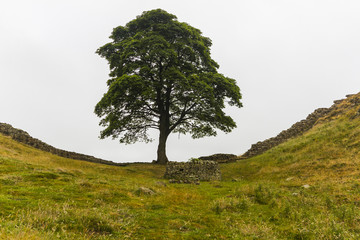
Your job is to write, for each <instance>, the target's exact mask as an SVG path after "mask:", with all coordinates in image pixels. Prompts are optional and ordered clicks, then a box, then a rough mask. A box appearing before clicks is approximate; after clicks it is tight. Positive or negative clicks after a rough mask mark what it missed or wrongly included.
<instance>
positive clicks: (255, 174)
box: [0, 110, 360, 239]
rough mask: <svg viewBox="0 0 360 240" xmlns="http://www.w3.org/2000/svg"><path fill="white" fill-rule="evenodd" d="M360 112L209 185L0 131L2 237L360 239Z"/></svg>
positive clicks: (228, 169) (231, 167)
mask: <svg viewBox="0 0 360 240" xmlns="http://www.w3.org/2000/svg"><path fill="white" fill-rule="evenodd" d="M352 111H353V110H351V111H350V110H349V111H348V112H346V113H344V114H342V115H341V116H338V117H334V118H333V119H331V120H326V121H323V122H322V123H320V124H317V125H316V127H315V128H313V129H312V130H311V131H309V132H308V133H306V134H305V135H303V136H301V137H298V138H296V139H291V140H289V141H288V142H286V143H284V144H282V145H279V146H278V147H276V148H273V149H271V150H270V151H268V152H266V153H264V154H262V155H260V156H257V157H254V158H251V159H247V160H243V161H240V162H236V163H229V164H223V165H221V171H222V175H223V180H222V181H219V182H202V183H201V184H200V185H190V184H169V183H168V182H167V181H166V180H164V179H162V176H163V174H164V171H165V168H164V166H157V165H151V164H134V165H129V166H127V167H115V166H106V165H99V164H94V163H89V162H83V161H75V160H70V159H65V158H61V157H57V156H54V155H51V154H49V153H44V152H41V151H38V150H36V149H33V148H30V147H27V146H25V145H23V144H19V143H17V142H14V141H13V140H11V139H10V138H8V137H4V136H2V135H0V239H360V209H359V207H360V170H359V169H360V167H359V163H360V130H359V128H358V126H359V125H360V117H358V118H353V119H352V118H351V116H352V114H353V112H352ZM354 111H355V110H354ZM164 183H166V185H164ZM305 185H308V186H305ZM140 187H146V188H150V189H152V190H153V191H154V192H155V194H154V195H146V194H141V193H140V192H139V191H138V189H139V188H140Z"/></svg>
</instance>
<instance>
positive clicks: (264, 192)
mask: <svg viewBox="0 0 360 240" xmlns="http://www.w3.org/2000/svg"><path fill="white" fill-rule="evenodd" d="M272 199H273V193H272V192H271V191H270V189H269V188H266V187H263V186H262V185H261V184H260V185H259V186H258V187H257V188H256V189H255V202H257V203H259V204H263V205H266V204H268V203H269V202H270V201H271V200H272Z"/></svg>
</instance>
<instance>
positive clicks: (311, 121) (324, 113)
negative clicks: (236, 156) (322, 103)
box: [240, 94, 360, 159]
mask: <svg viewBox="0 0 360 240" xmlns="http://www.w3.org/2000/svg"><path fill="white" fill-rule="evenodd" d="M346 97H347V98H346V99H341V100H336V101H334V104H333V105H332V106H331V107H330V108H319V109H316V110H315V111H314V112H313V113H311V114H309V115H308V116H307V118H306V119H304V120H301V121H299V122H297V123H295V124H293V125H292V126H291V127H290V128H289V129H287V130H284V131H282V132H280V133H279V134H278V135H277V136H276V137H272V138H269V139H267V140H264V141H260V142H257V143H255V144H253V145H251V148H250V149H249V150H248V151H247V152H246V153H244V154H243V155H242V156H240V159H241V158H249V157H253V156H256V155H259V154H262V153H264V152H265V151H267V150H269V149H271V148H273V147H275V146H277V145H279V144H281V143H283V142H285V141H287V140H289V139H290V138H294V137H297V136H300V135H302V134H304V133H305V132H307V131H308V130H310V129H311V128H312V127H313V126H314V125H315V124H316V123H317V122H318V121H321V120H326V119H330V118H332V117H335V116H337V115H340V114H341V113H343V112H344V105H348V104H349V103H351V104H353V105H354V104H360V94H356V95H355V94H351V95H346Z"/></svg>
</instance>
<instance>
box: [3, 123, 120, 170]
mask: <svg viewBox="0 0 360 240" xmlns="http://www.w3.org/2000/svg"><path fill="white" fill-rule="evenodd" d="M0 133H1V134H3V135H5V136H9V137H11V138H12V139H13V140H15V141H17V142H21V143H24V144H26V145H29V146H31V147H34V148H36V149H39V150H42V151H45V152H49V153H52V154H55V155H58V156H60V157H66V158H71V159H76V160H83V161H88V162H94V163H102V164H107V165H116V166H124V165H126V164H124V163H116V162H112V161H107V160H103V159H100V158H96V157H93V156H89V155H85V154H80V153H76V152H69V151H65V150H61V149H58V148H55V147H53V146H50V145H49V144H46V143H44V142H42V141H40V140H39V139H36V138H33V137H31V136H30V135H29V134H28V133H27V132H25V131H23V130H21V129H17V128H14V127H12V126H11V125H10V124H6V123H0Z"/></svg>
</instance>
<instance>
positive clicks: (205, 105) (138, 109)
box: [95, 9, 242, 164]
mask: <svg viewBox="0 0 360 240" xmlns="http://www.w3.org/2000/svg"><path fill="white" fill-rule="evenodd" d="M110 39H111V40H112V41H111V42H110V43H107V44H105V45H104V46H102V47H100V48H99V49H98V50H97V53H98V54H99V55H100V56H101V57H103V58H105V59H106V60H107V61H108V62H109V67H110V74H109V76H110V79H109V80H108V81H107V85H108V91H107V92H106V93H105V94H104V96H103V97H102V99H101V100H100V101H99V103H98V104H97V105H96V107H95V113H96V114H97V115H98V116H99V117H100V118H101V121H100V125H102V126H103V127H105V128H104V130H102V131H101V133H100V138H105V137H110V136H111V137H112V138H113V139H115V138H119V139H120V142H121V143H126V144H129V143H135V142H137V141H145V142H149V141H152V139H151V138H150V137H149V135H148V130H149V129H157V130H159V145H158V150H157V163H160V164H164V163H166V162H168V158H167V156H166V140H167V138H168V136H169V134H170V133H181V134H186V133H189V134H191V136H192V137H193V138H201V137H204V136H215V135H216V129H220V130H222V131H224V132H230V131H231V130H232V129H233V128H235V127H236V124H235V122H234V121H233V119H232V118H231V117H230V116H227V115H226V114H225V112H224V111H223V110H224V108H225V103H227V104H229V105H231V106H236V107H239V108H240V107H242V104H241V102H240V99H241V94H240V89H239V87H238V86H237V85H236V81H235V80H234V79H231V78H228V77H225V76H224V75H222V74H220V73H218V72H217V69H218V68H219V65H218V64H217V63H216V62H215V61H214V60H213V59H212V58H211V56H210V47H211V40H210V39H209V38H207V37H204V36H202V33H201V31H200V30H198V29H196V28H194V27H192V26H190V25H189V24H187V23H183V22H179V21H178V20H177V18H176V16H174V15H172V14H169V13H167V12H166V11H164V10H161V9H157V10H152V11H146V12H144V13H143V14H142V15H140V16H138V17H137V18H136V19H134V20H132V21H130V22H129V23H127V24H126V25H125V26H119V27H116V28H114V29H113V32H112V34H111V36H110Z"/></svg>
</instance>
